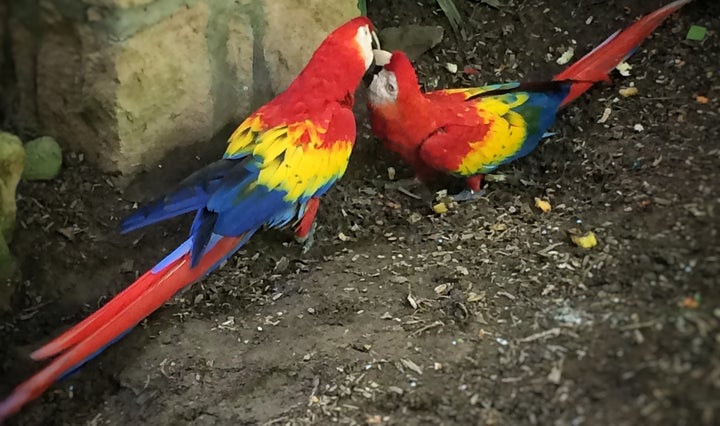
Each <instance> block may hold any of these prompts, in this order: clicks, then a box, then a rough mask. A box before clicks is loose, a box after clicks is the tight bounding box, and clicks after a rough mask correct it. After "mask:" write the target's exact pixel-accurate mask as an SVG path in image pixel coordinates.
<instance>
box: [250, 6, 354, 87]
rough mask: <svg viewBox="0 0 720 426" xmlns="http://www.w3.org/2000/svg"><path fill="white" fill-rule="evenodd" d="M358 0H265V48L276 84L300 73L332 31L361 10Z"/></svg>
mask: <svg viewBox="0 0 720 426" xmlns="http://www.w3.org/2000/svg"><path fill="white" fill-rule="evenodd" d="M357 4H358V2H357V0H334V1H332V0H289V1H277V0H263V11H264V14H265V27H264V29H263V50H264V56H265V61H266V63H267V68H268V71H269V74H270V80H271V84H272V88H273V90H274V91H275V92H279V91H282V90H284V89H285V88H287V86H288V85H289V84H290V82H291V81H292V80H293V79H294V78H295V76H297V74H298V73H299V72H300V70H301V69H302V67H303V66H305V64H306V63H307V61H308V59H310V56H311V55H312V53H313V52H314V51H315V49H316V48H317V47H318V45H319V44H320V42H321V41H322V40H323V39H324V38H325V37H326V36H327V35H328V33H329V32H330V31H332V30H333V29H335V28H336V27H337V26H339V25H341V24H342V23H343V22H345V21H348V20H350V19H351V18H354V17H355V16H358V15H359V14H360V11H359V9H358V6H357Z"/></svg>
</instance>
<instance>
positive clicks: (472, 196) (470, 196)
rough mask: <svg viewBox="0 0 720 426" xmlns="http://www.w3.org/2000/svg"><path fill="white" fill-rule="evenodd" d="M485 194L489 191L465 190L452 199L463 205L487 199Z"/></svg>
mask: <svg viewBox="0 0 720 426" xmlns="http://www.w3.org/2000/svg"><path fill="white" fill-rule="evenodd" d="M485 194H487V191H485V190H484V189H481V190H480V191H473V190H472V189H465V190H463V191H461V192H459V193H457V194H455V195H451V198H452V199H453V200H455V201H457V202H458V203H462V202H464V201H477V200H479V199H481V198H483V197H485Z"/></svg>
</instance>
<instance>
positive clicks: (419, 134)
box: [396, 90, 437, 146]
mask: <svg viewBox="0 0 720 426" xmlns="http://www.w3.org/2000/svg"><path fill="white" fill-rule="evenodd" d="M396 104H397V112H396V114H398V121H397V122H398V123H404V125H403V129H402V131H403V133H405V137H406V138H407V139H409V140H410V141H412V142H413V144H416V145H418V146H419V145H420V144H422V142H424V141H425V139H427V137H428V136H429V135H430V134H431V133H434V132H435V131H436V130H437V117H436V114H435V112H434V109H433V104H432V102H430V101H429V100H428V99H426V98H425V96H423V94H422V93H421V92H420V91H419V90H418V92H417V93H412V94H409V95H408V96H401V97H400V98H398V100H397V102H396Z"/></svg>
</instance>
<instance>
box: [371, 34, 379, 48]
mask: <svg viewBox="0 0 720 426" xmlns="http://www.w3.org/2000/svg"><path fill="white" fill-rule="evenodd" d="M371 35H372V39H373V42H374V43H375V47H377V48H378V49H380V39H379V38H378V36H377V33H376V32H375V31H371Z"/></svg>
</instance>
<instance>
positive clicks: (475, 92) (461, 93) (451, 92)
mask: <svg viewBox="0 0 720 426" xmlns="http://www.w3.org/2000/svg"><path fill="white" fill-rule="evenodd" d="M518 86H520V83H500V84H490V85H487V86H481V87H467V88H458V89H441V90H434V91H432V92H427V93H425V96H426V97H427V98H428V99H430V100H433V101H443V100H448V99H458V100H468V99H471V98H474V97H477V96H479V95H482V94H484V93H488V92H493V91H496V90H507V89H515V88H517V87H518Z"/></svg>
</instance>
